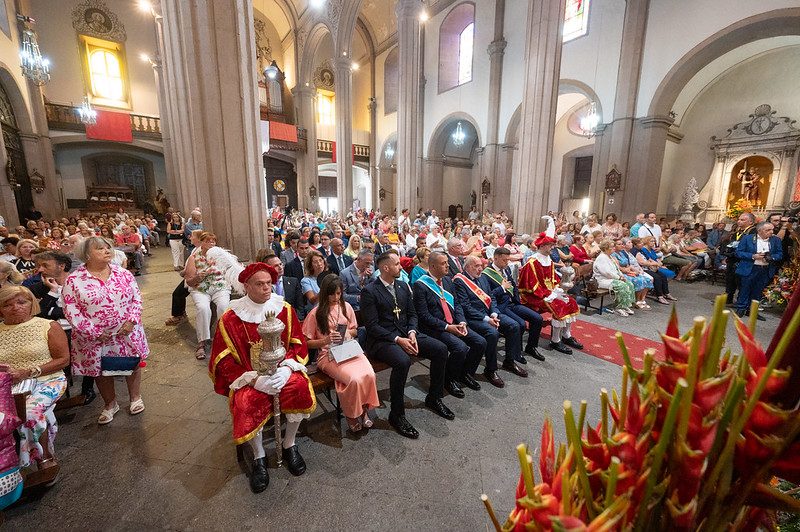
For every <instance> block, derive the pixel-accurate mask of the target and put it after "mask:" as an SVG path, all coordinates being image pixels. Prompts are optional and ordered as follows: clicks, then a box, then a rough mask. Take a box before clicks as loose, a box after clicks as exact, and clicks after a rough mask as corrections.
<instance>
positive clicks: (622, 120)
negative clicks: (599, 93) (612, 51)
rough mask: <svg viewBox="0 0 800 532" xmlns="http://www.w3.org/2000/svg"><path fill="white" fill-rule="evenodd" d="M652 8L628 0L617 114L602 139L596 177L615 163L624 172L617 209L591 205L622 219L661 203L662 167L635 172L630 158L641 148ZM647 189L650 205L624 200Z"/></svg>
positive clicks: (639, 0)
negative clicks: (604, 148) (638, 134)
mask: <svg viewBox="0 0 800 532" xmlns="http://www.w3.org/2000/svg"><path fill="white" fill-rule="evenodd" d="M649 7H650V0H628V1H627V2H626V3H625V21H624V23H623V27H622V44H621V46H620V59H619V70H618V72H617V88H616V97H615V99H614V117H613V121H611V123H610V124H609V125H608V127H607V129H606V131H605V139H604V140H603V141H604V142H606V143H608V159H606V160H603V161H601V164H600V166H599V169H600V172H601V174H600V175H597V176H595V178H596V179H600V178H601V177H602V178H604V176H605V174H606V173H608V172H609V171H610V170H611V167H612V166H613V165H615V166H616V167H617V170H618V171H619V173H621V174H622V189H621V190H620V191H618V192H617V193H615V194H614V197H615V204H614V205H613V207H616V208H612V207H609V206H608V205H604V206H600V207H598V206H595V205H593V206H592V207H591V209H592V210H597V211H598V212H604V210H603V209H604V208H605V209H606V210H608V211H613V212H615V213H616V214H617V216H619V217H620V218H621V219H623V220H628V219H632V218H633V217H634V216H635V215H636V213H637V212H641V211H645V212H647V210H648V209H650V210H655V208H656V203H657V202H658V193H657V191H658V184H659V181H660V179H661V168H660V167H659V169H658V171H657V173H655V174H641V173H638V172H634V171H633V167H634V165H632V164H631V157H633V156H634V154H635V153H636V152H637V151H638V149H634V147H633V145H634V130H635V129H636V123H635V122H636V103H637V95H638V93H639V79H640V77H641V72H642V53H643V51H644V41H645V36H646V33H647V13H648V9H649ZM665 138H666V137H665ZM662 158H663V154H662ZM637 166H640V165H637ZM644 191H646V194H645V195H647V196H652V198H653V202H652V206H651V207H645V206H643V205H641V204H637V202H635V201H631V200H630V199H629V200H627V201H623V199H624V198H625V197H626V196H628V198H630V196H631V194H634V195H635V196H639V195H640V194H639V192H644Z"/></svg>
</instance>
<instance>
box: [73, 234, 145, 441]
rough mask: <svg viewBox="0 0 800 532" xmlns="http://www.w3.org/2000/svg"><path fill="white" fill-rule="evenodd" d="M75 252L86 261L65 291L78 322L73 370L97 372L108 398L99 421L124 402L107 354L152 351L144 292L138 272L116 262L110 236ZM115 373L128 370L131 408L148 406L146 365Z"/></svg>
mask: <svg viewBox="0 0 800 532" xmlns="http://www.w3.org/2000/svg"><path fill="white" fill-rule="evenodd" d="M74 253H75V257H76V258H77V259H78V260H81V261H83V262H85V265H84V266H82V267H80V268H78V269H77V270H76V271H75V272H74V273H72V274H71V275H70V276H69V277H68V278H67V281H66V283H65V284H64V290H63V292H62V296H63V299H64V314H65V315H66V317H67V319H68V320H69V322H70V323H71V324H72V371H73V375H88V376H91V377H97V388H98V389H99V390H100V395H102V396H103V400H104V401H105V408H104V409H103V412H102V413H101V414H100V418H99V419H98V420H97V422H98V423H99V424H100V425H105V424H107V423H111V421H112V420H113V419H114V414H116V413H117V412H118V411H119V405H118V404H117V400H116V395H115V392H114V377H113V375H109V374H108V372H104V371H101V369H100V359H101V357H102V356H107V357H140V358H141V359H145V358H147V354H148V353H149V352H150V349H149V348H148V346H147V338H145V335H144V328H143V327H142V323H141V315H142V295H141V293H140V292H139V287H138V286H137V285H136V281H135V279H134V277H133V275H132V274H131V273H130V272H128V271H127V270H124V269H122V268H120V267H118V266H115V265H114V264H111V258H112V257H113V256H114V251H113V248H112V247H111V244H110V243H109V242H108V241H107V240H106V239H104V238H102V237H99V236H93V237H89V238H86V239H84V240H82V241H80V242H79V243H78V245H77V246H75V251H74ZM113 374H114V375H121V374H123V375H125V380H126V381H127V384H128V393H129V395H130V401H131V405H130V413H131V414H132V415H135V414H139V413H140V412H142V411H143V410H144V402H142V396H141V394H140V392H139V389H140V385H141V381H142V371H141V368H139V367H137V368H136V369H135V370H133V371H132V372H118V371H117V372H113Z"/></svg>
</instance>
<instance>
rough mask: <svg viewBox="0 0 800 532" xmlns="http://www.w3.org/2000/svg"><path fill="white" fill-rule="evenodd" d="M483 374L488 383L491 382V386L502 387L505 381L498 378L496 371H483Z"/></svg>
mask: <svg viewBox="0 0 800 532" xmlns="http://www.w3.org/2000/svg"><path fill="white" fill-rule="evenodd" d="M483 376H484V377H486V380H487V381H489V384H491V385H492V386H496V387H498V388H502V387H504V386H505V385H506V383H505V382H503V379H501V378H500V375H498V374H497V372H496V371H492V372H489V371H484V372H483Z"/></svg>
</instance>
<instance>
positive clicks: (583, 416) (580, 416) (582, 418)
mask: <svg viewBox="0 0 800 532" xmlns="http://www.w3.org/2000/svg"><path fill="white" fill-rule="evenodd" d="M588 407H589V403H588V402H587V401H581V411H580V414H578V436H581V437H583V424H584V422H585V421H586V409H587V408H588Z"/></svg>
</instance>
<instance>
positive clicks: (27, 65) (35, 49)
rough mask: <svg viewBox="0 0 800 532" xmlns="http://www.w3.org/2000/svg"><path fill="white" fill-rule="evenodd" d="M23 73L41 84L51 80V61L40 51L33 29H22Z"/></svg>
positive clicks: (21, 57)
mask: <svg viewBox="0 0 800 532" xmlns="http://www.w3.org/2000/svg"><path fill="white" fill-rule="evenodd" d="M19 58H20V63H21V64H22V75H23V76H25V77H26V78H28V79H29V80H31V81H33V82H34V83H36V84H37V85H39V86H41V85H44V84H45V83H47V82H48V81H50V61H48V60H47V59H44V58H43V57H42V54H41V53H40V52H39V43H37V42H36V35H35V34H34V33H33V32H32V31H31V30H23V31H22V50H21V51H20V54H19Z"/></svg>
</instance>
